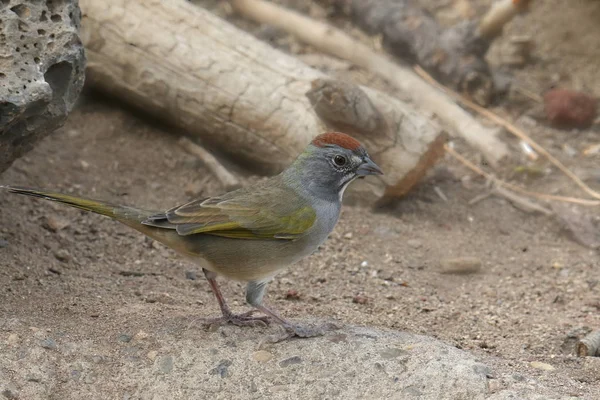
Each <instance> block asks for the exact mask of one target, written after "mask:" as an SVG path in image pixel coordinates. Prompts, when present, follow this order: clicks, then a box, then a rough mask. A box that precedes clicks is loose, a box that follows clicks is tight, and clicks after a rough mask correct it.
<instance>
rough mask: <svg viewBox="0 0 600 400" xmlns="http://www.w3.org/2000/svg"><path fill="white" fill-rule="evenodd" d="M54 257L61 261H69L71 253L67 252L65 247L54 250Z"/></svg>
mask: <svg viewBox="0 0 600 400" xmlns="http://www.w3.org/2000/svg"><path fill="white" fill-rule="evenodd" d="M54 257H56V259H57V260H58V261H61V262H69V261H71V253H69V252H68V251H67V250H65V249H59V250H56V251H55V252H54Z"/></svg>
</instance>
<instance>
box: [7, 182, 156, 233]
mask: <svg viewBox="0 0 600 400" xmlns="http://www.w3.org/2000/svg"><path fill="white" fill-rule="evenodd" d="M0 189H6V190H8V191H9V192H11V193H18V194H24V195H26V196H32V197H39V198H42V199H46V200H51V201H56V202H59V203H63V204H67V205H69V206H71V207H75V208H79V209H81V210H86V211H91V212H94V213H96V214H101V215H105V216H107V217H110V218H113V219H116V220H118V221H121V222H123V223H125V224H127V225H132V223H133V224H138V223H141V222H142V221H143V220H145V219H146V218H148V217H149V216H151V215H154V214H156V213H157V212H156V211H146V210H140V209H137V208H133V207H126V206H121V205H117V204H112V203H108V202H104V201H98V200H91V199H83V198H80V197H75V196H70V195H67V194H62V193H56V192H48V191H44V190H38V189H31V188H24V187H18V186H3V185H0Z"/></svg>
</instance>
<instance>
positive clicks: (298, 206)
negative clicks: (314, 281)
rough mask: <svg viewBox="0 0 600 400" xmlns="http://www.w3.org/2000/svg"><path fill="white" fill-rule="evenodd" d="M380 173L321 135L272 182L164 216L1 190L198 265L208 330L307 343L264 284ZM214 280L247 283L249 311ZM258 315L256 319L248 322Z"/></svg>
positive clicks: (305, 330) (345, 142) (339, 137)
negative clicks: (269, 329)
mask: <svg viewBox="0 0 600 400" xmlns="http://www.w3.org/2000/svg"><path fill="white" fill-rule="evenodd" d="M382 174H383V172H382V170H381V168H379V166H377V164H375V163H374V162H373V160H372V159H371V157H370V156H369V154H368V153H367V150H366V149H365V147H364V146H363V145H361V143H360V142H359V141H357V140H356V139H354V138H353V137H351V136H349V135H347V134H344V133H341V132H325V133H323V134H320V135H318V136H316V137H315V138H313V139H312V141H311V142H310V143H309V144H308V145H307V147H306V148H305V150H304V151H303V152H302V153H300V155H298V157H297V158H296V159H295V160H294V161H293V162H292V163H291V164H290V166H289V167H288V168H286V169H285V170H284V171H283V172H281V173H280V174H278V175H275V176H272V177H270V178H267V179H265V180H263V181H260V182H259V183H257V184H254V185H251V186H247V187H243V188H240V189H237V190H234V191H231V192H227V193H225V194H223V195H220V196H215V197H209V198H203V199H197V200H193V201H190V202H187V203H185V204H182V205H179V206H176V207H173V208H170V209H168V210H166V211H155V210H154V211H153V210H144V209H139V208H135V207H129V206H123V205H118V204H113V203H110V202H104V201H98V200H91V199H86V198H80V197H75V196H71V195H67V194H62V193H57V192H52V191H45V190H39V189H32V188H26V187H18V186H6V185H2V186H0V189H4V190H8V191H9V192H12V193H17V194H22V195H27V196H33V197H38V198H42V199H46V200H52V201H56V202H59V203H63V204H66V205H69V206H72V207H76V208H79V209H82V210H85V211H91V212H94V213H97V214H101V215H104V216H107V217H110V218H112V219H115V220H117V221H118V222H121V223H123V224H125V225H127V226H129V227H131V228H133V229H135V230H137V231H139V232H141V233H143V234H145V235H147V236H149V237H150V238H152V239H154V240H156V241H158V242H160V243H162V244H164V245H166V246H167V247H170V248H171V249H173V250H174V251H175V252H176V253H179V254H180V255H182V256H183V257H185V258H187V259H189V260H191V261H192V262H194V263H195V264H196V265H199V266H200V267H201V268H202V271H203V273H204V276H205V278H206V280H207V281H208V283H209V285H210V288H211V290H212V292H213V294H214V296H215V297H216V300H217V302H218V304H219V308H220V309H221V316H220V317H218V318H214V319H209V321H211V323H219V324H223V323H230V324H234V325H239V326H243V325H256V324H261V323H264V324H268V323H270V322H271V321H275V322H277V323H279V324H281V326H282V327H283V328H284V331H285V332H286V333H287V334H288V336H289V337H291V336H298V337H312V336H317V335H320V334H323V333H322V329H319V328H312V327H308V326H302V325H299V324H293V323H291V322H289V321H288V320H286V319H284V318H283V317H282V316H280V315H279V314H278V313H276V312H275V311H273V310H272V309H270V308H268V307H266V306H265V305H264V304H263V297H264V295H265V291H266V288H267V284H268V283H269V282H270V281H271V280H272V279H273V278H274V277H275V275H276V274H277V273H278V272H280V271H281V270H282V269H285V268H286V267H288V266H290V265H292V264H295V263H297V262H298V261H300V260H301V259H303V258H305V257H307V256H309V255H310V254H312V253H313V252H314V251H316V250H317V248H318V247H319V246H320V245H321V244H322V243H323V242H324V241H325V240H326V239H327V237H328V236H329V234H330V233H331V232H332V231H333V229H334V227H335V225H336V224H337V222H338V219H339V216H340V210H341V207H342V198H343V195H344V191H345V190H346V188H347V187H348V185H350V183H352V182H353V181H354V180H355V179H357V178H363V177H366V176H368V175H382ZM217 277H224V278H227V279H232V280H236V281H241V282H246V283H247V286H246V302H247V303H248V304H249V305H250V306H251V307H252V309H251V310H250V311H248V312H245V313H242V314H234V313H233V312H232V311H231V309H230V308H229V306H228V305H227V302H226V300H225V298H224V296H223V294H222V293H221V290H220V288H219V286H218V283H217ZM257 312H260V313H262V314H263V315H262V316H256V315H254V314H255V313H257Z"/></svg>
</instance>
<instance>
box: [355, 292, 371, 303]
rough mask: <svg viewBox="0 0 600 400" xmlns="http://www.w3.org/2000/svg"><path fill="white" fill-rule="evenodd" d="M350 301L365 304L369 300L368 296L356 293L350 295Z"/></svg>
mask: <svg viewBox="0 0 600 400" xmlns="http://www.w3.org/2000/svg"><path fill="white" fill-rule="evenodd" d="M352 302H353V303H356V304H367V303H368V302H369V298H368V297H367V296H363V295H361V294H357V295H356V296H354V297H352Z"/></svg>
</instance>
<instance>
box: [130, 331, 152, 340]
mask: <svg viewBox="0 0 600 400" xmlns="http://www.w3.org/2000/svg"><path fill="white" fill-rule="evenodd" d="M149 336H150V335H148V333H147V332H144V331H138V332H137V333H136V334H135V336H134V338H135V339H136V340H144V339H148V337H149Z"/></svg>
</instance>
